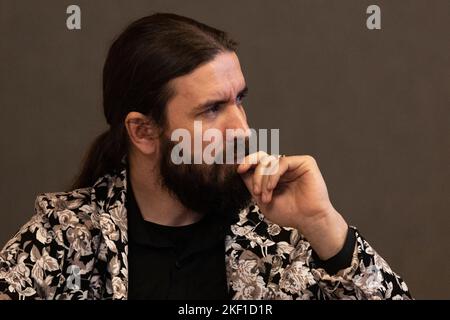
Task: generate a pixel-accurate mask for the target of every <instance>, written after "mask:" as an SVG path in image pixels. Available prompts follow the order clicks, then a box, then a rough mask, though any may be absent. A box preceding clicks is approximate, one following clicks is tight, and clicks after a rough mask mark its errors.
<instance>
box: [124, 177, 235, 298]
mask: <svg viewBox="0 0 450 320" xmlns="http://www.w3.org/2000/svg"><path fill="white" fill-rule="evenodd" d="M126 207H127V211H128V235H129V247H128V249H129V253H128V264H129V269H128V270H129V284H128V298H129V299H171V300H172V299H183V300H186V299H188V300H197V299H202V300H204V299H229V298H230V297H229V295H228V290H227V284H226V271H225V247H224V246H225V232H226V228H227V227H229V225H226V223H225V222H224V221H223V220H222V219H220V218H218V217H216V216H214V213H211V214H209V215H207V216H206V217H204V218H203V219H202V220H200V221H199V222H197V223H194V224H191V225H187V226H182V227H170V226H163V225H158V224H155V223H151V222H148V221H145V220H144V219H143V218H142V215H141V213H140V210H139V207H138V205H137V202H136V200H135V198H134V195H133V191H132V188H131V183H130V184H129V186H128V192H127V202H126Z"/></svg>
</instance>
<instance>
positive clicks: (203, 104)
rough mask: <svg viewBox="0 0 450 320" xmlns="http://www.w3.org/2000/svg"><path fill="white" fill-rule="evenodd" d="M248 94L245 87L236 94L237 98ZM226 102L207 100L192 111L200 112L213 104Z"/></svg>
mask: <svg viewBox="0 0 450 320" xmlns="http://www.w3.org/2000/svg"><path fill="white" fill-rule="evenodd" d="M247 93H248V87H247V85H246V86H245V87H244V89H242V90H241V91H239V93H238V94H237V95H238V96H242V95H246V94H247ZM227 102H228V100H207V101H205V102H202V103H201V104H199V105H198V106H197V107H195V109H194V111H200V110H203V109H205V108H206V107H208V106H211V105H215V104H224V103H227Z"/></svg>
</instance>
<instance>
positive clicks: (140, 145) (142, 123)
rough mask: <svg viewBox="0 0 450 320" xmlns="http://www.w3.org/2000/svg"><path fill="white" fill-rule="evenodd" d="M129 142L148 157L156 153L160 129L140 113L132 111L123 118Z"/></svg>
mask: <svg viewBox="0 0 450 320" xmlns="http://www.w3.org/2000/svg"><path fill="white" fill-rule="evenodd" d="M125 127H126V128H127V132H128V137H129V139H130V142H131V143H132V144H133V145H134V146H135V147H136V148H137V149H138V150H139V151H141V152H142V153H143V154H145V155H150V154H153V153H155V152H156V150H157V147H158V142H159V136H160V129H159V127H158V126H157V125H156V124H155V123H154V122H153V121H152V120H150V119H149V118H148V117H147V116H145V115H143V114H142V113H139V112H135V111H132V112H130V113H128V115H127V117H126V118H125Z"/></svg>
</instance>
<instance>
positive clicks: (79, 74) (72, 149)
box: [0, 0, 450, 299]
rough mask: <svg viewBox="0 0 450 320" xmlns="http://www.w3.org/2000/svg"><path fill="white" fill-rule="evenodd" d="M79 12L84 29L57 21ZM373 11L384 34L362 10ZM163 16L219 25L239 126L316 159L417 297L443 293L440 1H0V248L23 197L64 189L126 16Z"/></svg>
mask: <svg viewBox="0 0 450 320" xmlns="http://www.w3.org/2000/svg"><path fill="white" fill-rule="evenodd" d="M69 4H78V5H79V6H80V7H81V12H82V17H81V20H82V21H81V22H82V29H81V30H79V31H69V30H67V28H66V24H65V21H66V16H67V15H66V8H67V6H68V5H69ZM370 4H378V5H379V6H380V7H381V10H382V30H379V31H369V30H367V28H366V26H365V21H366V17H367V15H366V14H365V10H366V8H367V6H368V5H370ZM155 11H166V12H174V13H179V14H183V15H187V16H190V17H192V18H195V19H198V20H200V21H202V22H205V23H208V24H211V25H213V26H216V27H218V28H222V29H225V30H227V31H229V32H230V33H231V34H232V35H233V36H234V37H235V38H237V39H238V40H239V41H240V43H241V46H240V51H239V57H240V59H241V64H242V66H243V70H244V74H245V76H246V79H247V83H248V85H249V87H250V95H249V98H248V100H247V103H246V108H247V112H248V115H249V118H250V124H251V125H252V126H253V127H261V128H280V138H281V151H282V152H283V153H287V154H311V155H313V156H315V157H316V159H317V160H318V162H319V166H320V168H321V170H322V172H323V174H324V177H325V180H326V181H327V184H328V188H329V192H330V195H331V198H332V201H333V203H334V205H335V207H336V208H337V209H338V210H339V211H340V212H342V213H343V214H344V216H345V217H346V218H347V220H348V221H349V223H351V224H353V225H356V226H358V227H359V229H360V230H361V232H362V233H363V234H364V235H365V236H366V238H368V239H369V241H370V242H371V244H372V245H373V246H374V247H375V248H376V249H377V251H379V252H380V253H381V254H382V255H383V256H384V257H385V258H386V259H387V260H388V261H389V263H390V264H391V265H392V267H393V268H394V269H395V270H396V271H397V272H398V273H400V274H401V275H402V276H403V277H404V278H405V279H406V281H407V283H408V284H409V286H410V288H411V290H412V293H413V294H414V296H415V297H416V298H447V299H448V298H450V266H449V263H450V241H449V236H448V234H449V231H450V228H449V227H450V218H449V216H450V197H449V196H450V103H449V102H450V99H449V89H450V73H449V70H450V61H449V56H450V42H449V30H450V16H449V14H450V1H448V0H442V1H439V0H434V1H420V0H415V1H412V0H411V1H406V0H404V1H364V0H352V1H343V0H336V1H319V0H308V1H302V0H295V1H286V0H284V1H274V0H271V1H262V0H261V1H256V0H252V1H248V0H244V1H239V2H238V1H207V0H205V1H181V0H178V1H175V0H172V1H167V0H165V1H136V0H133V1H98V0H97V1H82V0H71V1H62V0H55V1H47V0H45V1H44V0H41V1H17V0H0V40H1V41H0V46H1V47H0V61H1V64H0V66H1V70H0V90H1V91H0V108H1V109H0V112H1V126H0V150H1V158H0V169H1V177H2V179H1V180H2V181H1V184H0V203H1V209H0V243H2V244H3V243H4V242H5V241H6V240H7V239H8V238H10V237H11V236H12V235H13V233H14V232H15V231H16V230H17V229H18V227H19V226H20V225H21V224H23V223H24V222H26V221H27V220H28V219H29V218H30V216H31V215H32V214H33V203H34V198H35V196H36V194H38V193H41V192H49V191H61V190H64V189H66V187H67V185H68V184H69V183H70V180H71V178H72V177H73V176H74V174H75V173H76V172H77V170H78V168H79V167H80V160H81V158H82V156H83V154H84V152H85V150H86V148H87V146H88V145H89V143H90V142H91V141H92V140H93V138H94V137H95V136H96V135H97V134H99V133H100V132H101V131H103V129H104V128H105V122H104V120H103V117H102V112H101V69H102V64H103V61H104V58H105V53H106V50H107V48H108V46H109V45H110V43H111V40H112V39H113V37H114V36H115V35H116V34H117V33H118V32H119V31H120V30H122V29H123V28H124V27H125V25H126V24H127V23H129V22H131V21H132V20H134V19H136V18H138V17H141V16H143V15H146V14H149V13H152V12H155Z"/></svg>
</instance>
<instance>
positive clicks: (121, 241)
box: [94, 169, 128, 299]
mask: <svg viewBox="0 0 450 320" xmlns="http://www.w3.org/2000/svg"><path fill="white" fill-rule="evenodd" d="M126 185H127V179H126V169H123V170H122V171H121V172H120V173H119V174H117V175H106V176H104V177H102V178H101V179H100V180H98V181H97V182H96V184H95V185H94V193H95V199H94V202H95V203H96V205H97V208H98V217H97V218H98V219H99V226H100V230H101V233H102V240H103V243H102V244H101V245H100V254H99V259H100V260H104V262H105V263H106V276H105V282H106V283H105V285H106V292H104V298H112V299H127V297H128V259H127V255H128V234H127V226H128V224H127V210H126V206H125V201H126Z"/></svg>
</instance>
